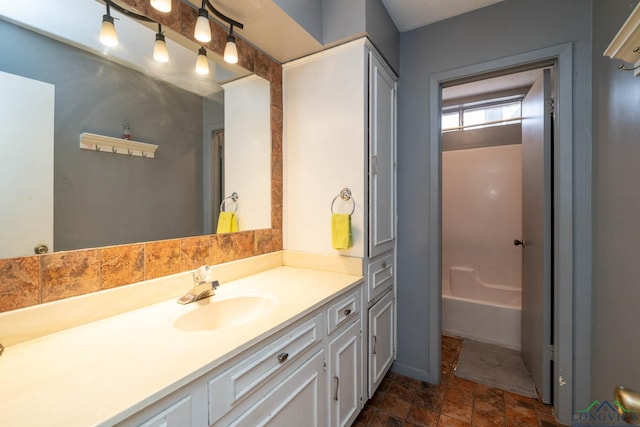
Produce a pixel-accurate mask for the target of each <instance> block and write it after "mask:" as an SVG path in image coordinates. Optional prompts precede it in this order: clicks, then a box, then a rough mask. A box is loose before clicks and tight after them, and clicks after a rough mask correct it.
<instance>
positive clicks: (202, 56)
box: [196, 47, 209, 74]
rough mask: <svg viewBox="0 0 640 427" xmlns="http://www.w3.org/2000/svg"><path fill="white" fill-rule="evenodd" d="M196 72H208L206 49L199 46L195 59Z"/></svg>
mask: <svg viewBox="0 0 640 427" xmlns="http://www.w3.org/2000/svg"><path fill="white" fill-rule="evenodd" d="M196 73H198V74H209V61H207V51H206V50H204V48H203V47H201V48H200V49H199V50H198V59H197V60H196Z"/></svg>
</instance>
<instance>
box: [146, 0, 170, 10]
mask: <svg viewBox="0 0 640 427" xmlns="http://www.w3.org/2000/svg"><path fill="white" fill-rule="evenodd" d="M151 6H153V8H154V9H156V10H158V11H160V12H163V13H168V12H171V0H151Z"/></svg>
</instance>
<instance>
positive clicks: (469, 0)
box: [382, 0, 502, 32]
mask: <svg viewBox="0 0 640 427" xmlns="http://www.w3.org/2000/svg"><path fill="white" fill-rule="evenodd" d="M500 1H502V0H382V3H383V4H384V6H385V7H386V9H387V11H388V12H389V15H391V18H392V19H393V22H395V24H396V26H397V27H398V30H400V32H404V31H410V30H413V29H416V28H419V27H422V26H424V25H428V24H431V23H434V22H437V21H442V20H443V19H447V18H451V17H452V16H456V15H462V14H463V13H467V12H471V11H472V10H475V9H480V8H483V7H485V6H489V5H491V4H494V3H498V2H500Z"/></svg>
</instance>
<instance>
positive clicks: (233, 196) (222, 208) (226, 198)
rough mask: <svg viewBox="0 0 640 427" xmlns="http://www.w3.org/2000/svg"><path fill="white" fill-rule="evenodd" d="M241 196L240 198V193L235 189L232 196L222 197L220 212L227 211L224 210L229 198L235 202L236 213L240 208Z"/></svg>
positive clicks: (234, 209)
mask: <svg viewBox="0 0 640 427" xmlns="http://www.w3.org/2000/svg"><path fill="white" fill-rule="evenodd" d="M239 198H240V195H239V194H238V193H236V192H235V191H234V192H233V193H231V195H230V196H227V197H225V198H224V199H222V202H220V212H226V211H225V210H224V205H225V202H226V201H227V200H228V199H231V201H232V202H234V203H235V206H234V208H233V212H234V213H235V212H236V211H237V210H238V199H239Z"/></svg>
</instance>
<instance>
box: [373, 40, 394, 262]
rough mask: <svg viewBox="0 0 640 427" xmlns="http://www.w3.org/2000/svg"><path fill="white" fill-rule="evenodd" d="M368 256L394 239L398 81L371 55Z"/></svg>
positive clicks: (381, 251) (387, 246)
mask: <svg viewBox="0 0 640 427" xmlns="http://www.w3.org/2000/svg"><path fill="white" fill-rule="evenodd" d="M369 58H370V59H369V256H370V257H372V258H373V257H375V256H376V255H380V254H382V253H383V252H385V251H388V250H391V249H393V246H394V241H395V194H394V193H395V191H394V190H395V166H394V165H395V141H396V82H395V80H394V78H393V77H392V76H391V75H390V74H389V72H387V70H386V69H385V68H384V66H383V65H382V63H381V62H380V61H379V60H378V59H377V58H376V57H375V56H374V55H373V54H372V53H370V54H369Z"/></svg>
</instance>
